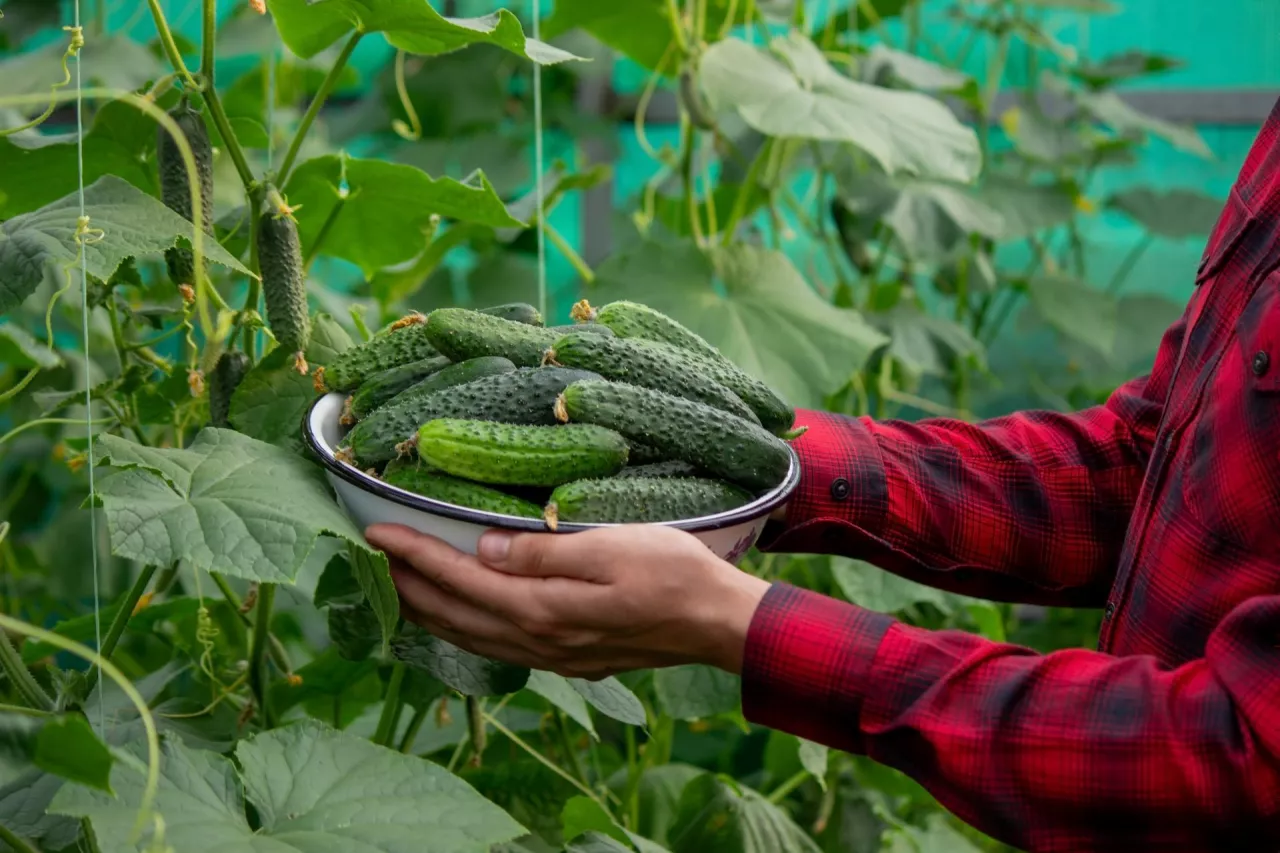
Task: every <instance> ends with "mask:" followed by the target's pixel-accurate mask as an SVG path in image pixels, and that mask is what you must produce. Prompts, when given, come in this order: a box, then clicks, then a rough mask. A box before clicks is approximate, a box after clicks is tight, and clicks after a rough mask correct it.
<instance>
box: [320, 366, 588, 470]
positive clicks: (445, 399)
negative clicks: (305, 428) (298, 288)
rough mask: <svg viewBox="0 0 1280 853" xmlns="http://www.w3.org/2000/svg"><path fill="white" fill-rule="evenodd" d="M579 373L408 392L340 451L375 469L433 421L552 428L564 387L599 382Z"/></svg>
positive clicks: (550, 372) (554, 371)
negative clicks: (348, 452)
mask: <svg viewBox="0 0 1280 853" xmlns="http://www.w3.org/2000/svg"><path fill="white" fill-rule="evenodd" d="M599 378H600V377H599V376H597V375H596V374H594V373H589V372H587V371H585V370H570V369H568V368H559V367H540V368H526V369H523V370H516V371H514V372H511V373H501V374H496V375H493V376H485V377H482V378H480V379H476V380H473V381H471V382H467V383H466V384H463V385H456V386H454V387H452V388H448V389H445V390H443V391H435V392H433V393H429V394H413V393H412V389H411V390H410V391H406V392H405V393H404V394H402V395H401V397H402V398H403V399H400V398H397V399H396V400H393V401H392V402H391V403H389V404H387V405H386V406H383V407H382V408H380V409H378V410H377V411H376V412H374V413H373V414H372V415H370V416H369V417H367V418H365V419H364V420H362V421H361V422H360V423H358V424H356V425H355V427H354V428H353V429H352V430H351V432H349V433H347V436H346V439H345V440H344V441H343V445H344V446H345V447H347V448H348V449H350V451H351V453H352V455H353V456H354V457H355V458H356V459H357V460H358V461H359V464H360V466H361V467H369V466H378V465H381V464H382V463H384V462H390V461H391V460H392V459H395V458H396V457H397V456H399V455H400V451H399V450H397V446H398V445H400V444H402V443H403V442H407V441H408V440H409V439H411V438H413V436H414V435H415V434H416V433H417V431H418V428H419V427H421V426H422V425H423V424H425V423H426V422H427V421H431V420H435V419H437V418H467V419H470V420H484V421H497V422H501V423H511V424H545V425H551V424H555V423H557V421H556V417H555V402H556V398H557V397H558V396H559V395H560V392H562V391H563V390H564V389H565V388H566V387H568V386H569V384H570V383H572V382H577V381H579V380H582V379H599Z"/></svg>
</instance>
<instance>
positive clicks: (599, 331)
mask: <svg viewBox="0 0 1280 853" xmlns="http://www.w3.org/2000/svg"><path fill="white" fill-rule="evenodd" d="M547 328H549V329H551V331H553V332H559V333H560V334H562V335H571V334H573V333H574V332H584V333H586V334H588V335H603V336H604V337H606V338H614V337H617V335H615V334H614V332H613V329H610V328H609V327H608V326H603V325H601V324H600V323H570V324H569V325H567V326H548V327H547Z"/></svg>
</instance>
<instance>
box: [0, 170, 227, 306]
mask: <svg viewBox="0 0 1280 853" xmlns="http://www.w3.org/2000/svg"><path fill="white" fill-rule="evenodd" d="M84 194H85V215H87V216H88V217H89V228H91V229H100V231H101V232H102V233H101V234H100V235H99V236H100V238H101V239H92V238H90V239H86V241H85V245H84V259H85V268H86V269H87V270H88V272H89V274H90V275H92V276H94V277H95V278H99V279H102V280H103V281H106V280H107V279H109V278H111V275H112V274H113V273H114V272H115V271H116V269H117V268H118V267H119V266H120V264H122V263H123V262H124V260H125V258H131V257H142V256H157V255H161V254H163V253H164V250H165V249H168V248H171V247H172V246H174V245H175V244H176V243H177V242H178V238H179V237H185V238H186V239H187V240H190V239H191V237H192V231H193V228H192V225H191V223H190V222H188V221H187V220H185V219H183V218H182V217H181V216H179V215H178V214H176V213H174V212H173V211H172V210H170V209H169V208H167V207H165V206H164V205H163V204H162V203H161V202H160V201H158V200H157V199H154V198H152V197H151V196H149V195H147V194H146V193H144V192H143V191H142V190H140V189H138V188H137V187H134V186H133V185H131V184H129V183H127V182H125V181H123V180H121V179H120V178H117V177H115V176H113V175H106V176H104V177H102V178H99V179H98V180H97V181H95V182H94V183H93V184H92V185H91V186H89V187H87V188H85V193H84ZM79 215H80V207H79V200H78V199H77V197H76V195H75V194H72V195H69V196H66V197H65V198H62V199H59V200H58V201H55V202H53V203H52V204H49V205H46V206H44V207H42V208H40V209H39V210H36V211H33V212H31V213H24V214H23V215H21V216H16V217H14V218H13V219H10V220H8V221H7V222H5V223H3V224H0V314H3V313H4V312H6V311H9V310H10V309H12V308H14V307H15V306H17V305H18V304H20V303H21V302H22V301H23V300H24V299H26V298H27V297H28V296H30V295H31V294H32V293H34V292H35V290H36V288H38V287H39V286H40V284H41V282H42V281H46V280H48V281H50V282H51V283H52V284H54V286H56V287H61V286H62V284H63V283H64V282H65V280H66V276H67V274H68V271H69V270H70V269H71V268H72V266H74V265H75V264H76V259H77V257H78V255H79V253H78V252H77V243H76V228H77V218H78V217H79ZM201 245H202V247H203V249H204V254H205V257H206V258H208V259H209V260H211V261H215V262H217V263H219V264H222V265H223V266H226V267H230V268H231V269H234V270H238V271H239V272H242V273H245V274H246V275H247V274H248V273H249V271H248V270H247V269H245V268H244V267H243V266H242V265H241V264H240V262H239V261H238V260H236V259H235V258H234V257H232V256H231V255H230V254H229V253H228V252H227V251H226V250H225V249H223V248H222V247H221V246H219V245H218V244H217V243H215V242H214V241H213V240H211V239H205V240H203V241H202V244H201Z"/></svg>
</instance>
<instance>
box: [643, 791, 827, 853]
mask: <svg viewBox="0 0 1280 853" xmlns="http://www.w3.org/2000/svg"><path fill="white" fill-rule="evenodd" d="M668 846H670V847H671V849H672V851H674V853H776V851H779V850H786V851H788V853H819V850H820V848H819V847H818V845H817V843H816V842H814V840H813V839H812V838H810V837H809V835H808V833H806V832H805V831H804V830H803V829H801V828H800V827H799V826H798V825H797V824H796V822H795V821H793V820H792V819H791V818H790V817H789V816H788V815H787V813H786V812H784V811H783V810H782V809H780V808H778V807H777V806H775V805H774V804H773V803H771V802H769V801H768V800H767V799H766V798H765V797H764V796H763V795H762V794H760V793H759V792H758V791H753V790H752V789H750V788H748V787H746V786H743V785H730V784H729V783H728V782H726V781H724V780H722V779H720V778H719V777H717V776H714V775H712V774H710V773H706V774H704V775H702V776H699V777H698V778H697V779H694V780H693V781H692V782H690V783H689V784H688V785H687V786H686V787H685V789H684V794H683V795H682V796H681V798H680V812H679V815H678V816H677V818H676V823H675V825H674V826H672V827H671V832H670V834H669V842H668Z"/></svg>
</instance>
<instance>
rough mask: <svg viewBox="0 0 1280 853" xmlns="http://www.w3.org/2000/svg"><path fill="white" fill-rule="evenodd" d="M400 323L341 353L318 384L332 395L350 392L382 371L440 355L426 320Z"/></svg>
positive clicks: (420, 317)
mask: <svg viewBox="0 0 1280 853" xmlns="http://www.w3.org/2000/svg"><path fill="white" fill-rule="evenodd" d="M397 323H398V324H402V325H399V326H398V327H397V326H396V325H393V326H392V328H390V329H387V330H384V331H382V332H379V333H378V334H376V335H374V336H373V337H372V338H370V339H369V340H367V341H365V342H364V343H362V344H360V345H359V346H354V347H349V348H347V349H345V350H343V351H342V352H341V353H339V354H338V356H337V357H336V358H334V359H333V360H332V361H331V362H330V363H329V364H328V365H326V366H325V367H324V368H323V370H322V371H317V377H318V379H317V382H318V384H320V385H322V386H323V388H324V389H326V390H329V391H347V392H349V391H353V390H355V389H356V388H357V387H359V386H360V385H361V384H362V383H364V382H365V381H366V380H368V379H369V378H370V377H372V376H375V375H377V374H379V373H382V372H383V371H386V370H391V369H392V368H396V367H400V366H401V365H405V364H412V363H413V362H417V361H422V360H423V359H428V358H432V357H434V356H438V355H440V353H438V352H436V349H435V347H433V346H431V342H430V341H429V340H427V334H426V331H427V327H426V318H425V317H423V316H422V315H418V316H416V317H415V316H413V315H410V317H408V318H405V319H404V320H402V321H397ZM451 360H452V359H451Z"/></svg>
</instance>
